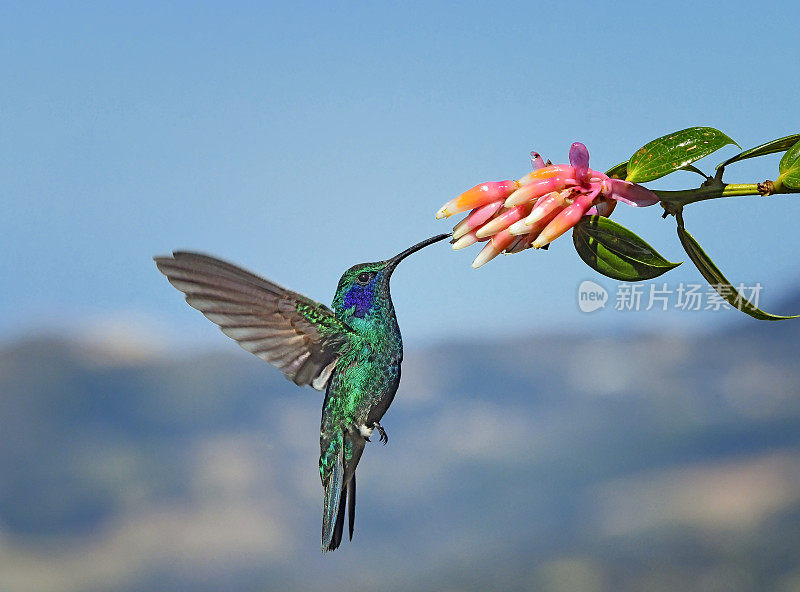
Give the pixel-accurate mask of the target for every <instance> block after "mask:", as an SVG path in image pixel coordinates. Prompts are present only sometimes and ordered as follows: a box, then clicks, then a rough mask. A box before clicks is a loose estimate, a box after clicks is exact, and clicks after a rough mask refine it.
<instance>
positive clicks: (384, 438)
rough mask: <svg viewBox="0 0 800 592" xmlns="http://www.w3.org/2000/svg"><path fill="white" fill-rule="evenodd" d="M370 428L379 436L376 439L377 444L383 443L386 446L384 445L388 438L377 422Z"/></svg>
mask: <svg viewBox="0 0 800 592" xmlns="http://www.w3.org/2000/svg"><path fill="white" fill-rule="evenodd" d="M372 427H374V428H375V429H376V430H378V433H379V434H380V435H381V436H380V438H378V442H383V445H384V446H386V443H387V442H389V436H387V435H386V430H384V429H383V426H382V425H381V424H379V423H378V422H377V421H376V422H375V423H374V424H372Z"/></svg>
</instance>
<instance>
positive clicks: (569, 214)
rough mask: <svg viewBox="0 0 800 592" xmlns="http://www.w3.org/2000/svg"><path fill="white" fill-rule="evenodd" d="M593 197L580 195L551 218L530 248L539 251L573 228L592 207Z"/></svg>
mask: <svg viewBox="0 0 800 592" xmlns="http://www.w3.org/2000/svg"><path fill="white" fill-rule="evenodd" d="M594 198H595V196H594V195H592V194H588V195H586V194H584V195H581V196H580V197H579V198H578V199H576V200H575V202H574V203H573V204H572V205H570V206H567V207H566V208H564V209H563V210H561V212H560V213H559V214H558V215H557V216H556V217H555V218H553V220H552V221H551V222H550V224H548V225H547V226H545V228H544V230H542V232H541V233H540V234H539V236H538V237H537V238H536V240H535V241H533V244H531V246H532V247H533V248H534V249H539V248H541V247H543V246H545V245H547V244H550V243H551V242H553V241H554V240H556V239H557V238H558V237H559V236H561V235H562V234H564V233H565V232H566V231H567V230H569V229H570V228H572V227H573V226H575V225H576V224H577V223H578V221H579V220H580V219H581V218H583V216H584V215H585V214H586V211H587V210H588V209H589V208H590V207H592V202H593V201H594Z"/></svg>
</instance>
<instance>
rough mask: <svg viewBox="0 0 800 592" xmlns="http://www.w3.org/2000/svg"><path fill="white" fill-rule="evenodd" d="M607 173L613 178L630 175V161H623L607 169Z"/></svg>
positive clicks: (622, 177)
mask: <svg viewBox="0 0 800 592" xmlns="http://www.w3.org/2000/svg"><path fill="white" fill-rule="evenodd" d="M606 175H608V176H609V177H611V178H612V179H625V177H627V176H628V161H627V160H626V161H625V162H621V163H619V164H618V165H616V166H613V167H611V168H610V169H608V170H607V171H606Z"/></svg>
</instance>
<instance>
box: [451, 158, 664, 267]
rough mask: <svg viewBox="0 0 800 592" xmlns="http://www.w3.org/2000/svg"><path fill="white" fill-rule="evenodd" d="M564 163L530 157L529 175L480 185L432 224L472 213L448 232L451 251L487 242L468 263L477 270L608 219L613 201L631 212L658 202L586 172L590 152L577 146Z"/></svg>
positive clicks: (641, 190) (640, 190)
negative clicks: (589, 218) (583, 222)
mask: <svg viewBox="0 0 800 592" xmlns="http://www.w3.org/2000/svg"><path fill="white" fill-rule="evenodd" d="M569 162H570V163H569V164H568V165H567V164H557V165H546V164H545V162H544V161H543V159H542V157H541V156H539V155H538V154H536V153H534V152H532V153H531V163H532V165H533V169H534V170H533V171H532V172H530V173H528V174H527V175H525V176H524V177H522V178H521V179H518V180H516V181H497V182H494V183H481V184H479V185H476V186H475V187H473V188H472V189H469V190H467V191H465V192H464V193H462V194H461V195H459V196H458V197H456V198H455V199H452V200H450V201H449V202H447V203H446V204H444V205H443V206H442V208H441V209H440V210H439V211H438V212H437V213H436V217H437V218H447V217H449V216H452V215H453V214H457V213H459V212H465V211H467V210H471V212H470V213H469V214H468V215H467V217H466V218H464V219H463V220H462V221H461V222H459V223H458V224H457V225H456V226H455V228H454V229H453V248H454V249H463V248H464V247H467V246H469V245H472V244H474V243H476V242H479V241H485V240H487V239H488V243H487V244H486V246H485V247H484V248H483V250H482V251H481V252H480V253H479V254H478V256H477V257H476V258H475V261H473V263H472V266H473V267H475V268H477V267H480V266H481V265H483V264H485V263H487V262H489V261H491V260H492V259H494V258H495V257H496V256H497V255H499V254H500V253H503V252H506V253H517V252H519V251H523V250H525V249H527V248H530V247H532V248H534V249H539V248H541V247H544V246H546V245H548V244H550V243H551V242H552V241H554V240H555V239H557V238H558V237H559V236H561V235H562V234H564V233H565V232H567V231H568V230H569V229H570V228H572V227H573V226H575V225H576V224H577V223H578V222H579V221H580V219H581V218H582V217H583V216H586V215H593V214H600V215H601V216H608V215H610V214H611V212H612V211H613V210H614V207H615V206H616V205H617V202H618V201H621V202H623V203H626V204H628V205H630V206H635V207H644V206H651V205H653V204H655V203H658V201H659V200H658V196H656V194H655V193H653V192H652V191H650V190H649V189H646V188H645V187H642V186H641V185H637V184H635V183H629V182H628V181H621V180H619V179H610V178H609V177H607V176H606V175H605V174H603V173H601V172H599V171H594V170H592V169H590V168H589V151H588V150H587V149H586V146H584V145H583V144H581V143H580V142H575V143H574V144H573V145H572V147H571V148H570V151H569Z"/></svg>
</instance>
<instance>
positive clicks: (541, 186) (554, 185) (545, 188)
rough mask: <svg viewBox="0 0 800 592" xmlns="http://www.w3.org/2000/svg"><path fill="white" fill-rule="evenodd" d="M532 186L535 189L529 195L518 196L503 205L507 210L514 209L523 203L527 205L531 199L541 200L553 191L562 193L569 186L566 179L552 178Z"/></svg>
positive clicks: (536, 182)
mask: <svg viewBox="0 0 800 592" xmlns="http://www.w3.org/2000/svg"><path fill="white" fill-rule="evenodd" d="M530 184H531V185H533V187H532V188H531V190H530V191H529V192H528V193H527V195H524V196H522V197H520V196H517V197H515V198H514V199H511V198H509V199H507V200H506V203H505V204H503V205H505V206H506V207H507V208H512V207H514V206H518V205H519V204H521V203H525V202H526V201H528V200H530V199H534V198H539V197H541V196H543V195H545V194H547V193H550V192H552V191H561V190H562V189H564V188H565V187H566V186H567V180H566V179H564V178H563V177H550V178H549V179H542V180H540V181H533V182H531V183H530ZM515 193H518V192H515Z"/></svg>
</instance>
